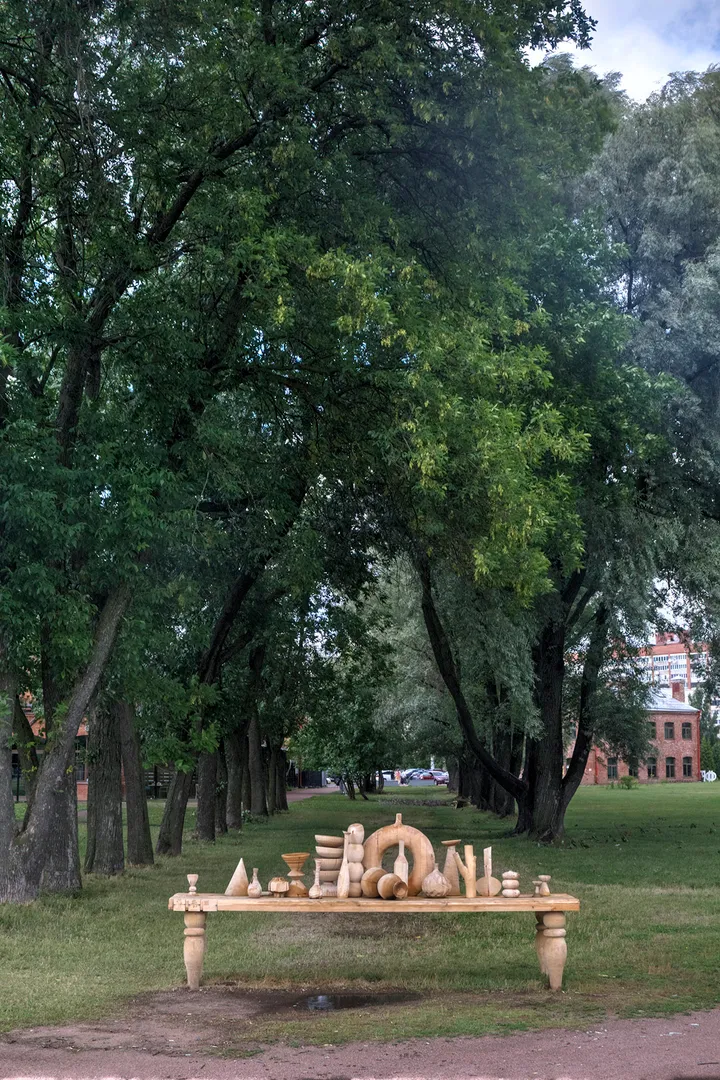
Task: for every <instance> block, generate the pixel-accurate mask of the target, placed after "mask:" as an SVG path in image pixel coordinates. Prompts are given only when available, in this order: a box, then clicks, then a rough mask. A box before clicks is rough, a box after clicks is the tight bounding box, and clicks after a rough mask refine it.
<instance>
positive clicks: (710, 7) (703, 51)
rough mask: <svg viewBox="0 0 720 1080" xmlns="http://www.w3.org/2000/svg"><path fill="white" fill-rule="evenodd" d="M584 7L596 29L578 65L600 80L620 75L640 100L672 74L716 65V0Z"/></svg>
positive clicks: (607, 2)
mask: <svg viewBox="0 0 720 1080" xmlns="http://www.w3.org/2000/svg"><path fill="white" fill-rule="evenodd" d="M583 6H584V8H585V10H586V11H587V13H588V15H591V16H592V17H593V18H594V19H597V30H596V31H595V36H594V39H593V45H592V49H591V50H590V51H589V52H588V51H584V52H582V53H581V54H580V55H581V62H582V63H584V64H587V65H589V66H591V67H594V68H595V69H596V70H597V72H598V74H599V75H604V74H605V72H607V71H621V72H622V73H623V75H624V79H623V83H622V86H623V89H624V90H627V92H628V94H629V95H630V96H631V97H633V98H635V99H636V100H638V101H641V100H644V99H645V98H646V97H647V96H648V94H651V93H652V92H653V90H657V89H659V88H660V87H661V86H662V84H663V83H664V82H665V80H666V78H667V76H668V74H669V73H670V72H672V71H704V70H705V68H707V67H709V66H710V64H720V0H694V2H693V0H586V2H585V4H584V5H583ZM562 51H564V52H569V51H570V50H569V49H563V50H562Z"/></svg>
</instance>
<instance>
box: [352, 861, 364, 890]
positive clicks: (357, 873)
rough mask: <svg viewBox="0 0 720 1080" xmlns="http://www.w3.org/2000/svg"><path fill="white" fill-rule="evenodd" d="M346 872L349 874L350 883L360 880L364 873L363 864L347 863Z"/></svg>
mask: <svg viewBox="0 0 720 1080" xmlns="http://www.w3.org/2000/svg"><path fill="white" fill-rule="evenodd" d="M348 873H349V874H350V884H351V885H352V884H353V882H359V881H362V876H363V874H364V873H365V871H364V870H363V864H362V863H360V862H351V863H348Z"/></svg>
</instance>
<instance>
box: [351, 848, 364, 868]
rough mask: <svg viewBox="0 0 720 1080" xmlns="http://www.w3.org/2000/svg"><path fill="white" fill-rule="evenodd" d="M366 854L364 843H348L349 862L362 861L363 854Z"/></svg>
mask: <svg viewBox="0 0 720 1080" xmlns="http://www.w3.org/2000/svg"><path fill="white" fill-rule="evenodd" d="M364 855H365V848H364V847H363V846H362V844H348V846H347V860H348V862H349V863H361V864H362V861H363V856H364Z"/></svg>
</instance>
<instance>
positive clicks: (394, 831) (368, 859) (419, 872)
mask: <svg viewBox="0 0 720 1080" xmlns="http://www.w3.org/2000/svg"><path fill="white" fill-rule="evenodd" d="M401 840H402V841H403V842H404V844H405V847H406V848H407V849H408V851H409V852H410V854H411V855H412V860H413V868H412V871H411V873H410V875H409V877H408V882H407V884H408V896H417V895H418V893H419V892H420V890H421V889H422V883H423V881H424V879H425V878H426V877H427V876H428V874H429V873H430V872H431V870H432V868H433V867H434V865H435V852H434V851H433V846H432V844H431V843H430V841H429V840H428V838H427V836H426V835H425V833H423V832H420V830H419V829H414V828H413V827H412V825H403V820H402V814H397V815H396V817H395V824H394V825H384V826H383V828H382V829H378V830H377V831H376V832H374V833H372V835H371V836H369V837H368V839H367V840H366V841H365V857H364V859H363V863H364V865H365V866H380V865H381V864H382V857H383V855H384V853H385V852H386V851H387V849H388V848H391V847H396V846H398V845H399V844H400V841H401Z"/></svg>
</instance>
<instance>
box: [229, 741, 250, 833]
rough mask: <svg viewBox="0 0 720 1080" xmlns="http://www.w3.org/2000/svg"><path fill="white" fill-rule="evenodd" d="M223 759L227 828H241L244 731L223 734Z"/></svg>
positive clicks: (245, 743)
mask: <svg viewBox="0 0 720 1080" xmlns="http://www.w3.org/2000/svg"><path fill="white" fill-rule="evenodd" d="M224 741H225V761H226V765H227V798H226V815H227V818H226V820H227V826H228V829H241V828H242V801H243V797H242V774H243V763H244V760H245V754H244V749H245V746H246V745H247V736H246V735H245V732H244V731H243V732H242V733H240V732H238V731H232V732H230V734H229V735H226V736H225V740H224Z"/></svg>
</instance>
